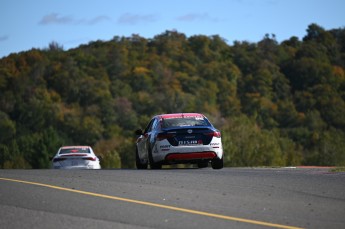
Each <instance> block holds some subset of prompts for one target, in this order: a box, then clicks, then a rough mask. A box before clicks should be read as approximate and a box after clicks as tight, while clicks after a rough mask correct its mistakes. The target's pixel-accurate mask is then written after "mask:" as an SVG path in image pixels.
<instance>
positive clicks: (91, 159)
mask: <svg viewBox="0 0 345 229" xmlns="http://www.w3.org/2000/svg"><path fill="white" fill-rule="evenodd" d="M83 160H87V161H96V158H95V157H84V158H83Z"/></svg>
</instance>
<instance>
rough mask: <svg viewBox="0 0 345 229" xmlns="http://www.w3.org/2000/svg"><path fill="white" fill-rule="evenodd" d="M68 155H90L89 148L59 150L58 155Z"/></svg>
mask: <svg viewBox="0 0 345 229" xmlns="http://www.w3.org/2000/svg"><path fill="white" fill-rule="evenodd" d="M68 153H90V150H89V148H67V149H61V150H60V154H68Z"/></svg>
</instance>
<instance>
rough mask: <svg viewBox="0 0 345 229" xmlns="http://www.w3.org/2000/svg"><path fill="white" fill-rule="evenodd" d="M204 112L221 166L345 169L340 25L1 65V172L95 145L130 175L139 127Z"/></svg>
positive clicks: (157, 40) (55, 50) (43, 56)
mask: <svg viewBox="0 0 345 229" xmlns="http://www.w3.org/2000/svg"><path fill="white" fill-rule="evenodd" d="M171 112H200V113H203V114H205V115H206V116H207V117H208V118H209V119H210V120H211V121H212V123H214V124H215V126H216V127H217V128H218V129H220V130H221V132H222V139H223V145H224V152H225V158H224V163H225V166H295V165H302V164H303V165H339V166H340V165H345V29H333V30H329V31H326V30H325V29H323V28H322V27H320V26H318V25H316V24H311V25H309V27H308V28H307V31H306V35H305V37H304V38H303V40H299V39H298V38H297V37H291V38H290V39H289V40H285V41H283V42H281V43H278V42H277V41H276V39H275V36H274V35H268V34H267V35H265V36H264V37H263V39H262V40H261V41H259V42H258V43H250V42H247V41H235V42H234V43H233V44H229V43H228V42H226V41H225V40H224V39H222V38H221V37H219V36H217V35H215V36H203V35H196V36H192V37H186V36H185V35H184V34H181V33H179V32H177V31H166V32H164V33H162V34H160V35H157V36H155V37H154V38H152V39H146V38H143V37H140V36H139V35H132V36H131V37H114V38H113V39H112V40H110V41H94V42H90V43H89V44H86V45H81V46H79V47H78V48H75V49H71V50H67V51H64V50H63V47H60V46H59V45H58V44H57V43H54V42H53V43H51V44H50V45H49V47H48V48H46V49H43V50H38V49H32V50H29V51H25V52H21V53H18V54H11V55H9V56H7V57H4V58H2V59H0V168H49V166H50V161H49V158H50V157H51V156H53V155H54V154H55V153H56V151H57V149H58V148H59V147H60V146H62V145H71V144H78V145H79V144H81V145H91V146H92V147H93V148H94V151H95V152H96V154H98V155H100V156H102V158H103V161H102V164H103V167H104V168H120V167H122V168H133V167H134V155H135V154H134V152H135V135H134V131H135V130H136V129H138V128H142V127H145V125H146V124H147V123H148V121H149V120H150V118H151V117H152V116H153V115H155V114H159V113H171Z"/></svg>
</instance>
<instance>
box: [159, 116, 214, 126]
mask: <svg viewBox="0 0 345 229" xmlns="http://www.w3.org/2000/svg"><path fill="white" fill-rule="evenodd" d="M183 126H210V124H209V122H208V121H207V120H206V119H204V118H202V117H188V118H169V119H163V120H162V128H170V127H183Z"/></svg>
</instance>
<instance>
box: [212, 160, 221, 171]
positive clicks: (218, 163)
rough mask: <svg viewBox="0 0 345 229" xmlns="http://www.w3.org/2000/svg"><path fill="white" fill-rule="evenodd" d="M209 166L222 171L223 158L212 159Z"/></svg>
mask: <svg viewBox="0 0 345 229" xmlns="http://www.w3.org/2000/svg"><path fill="white" fill-rule="evenodd" d="M211 166H212V169H222V168H223V158H221V159H219V158H216V159H213V160H212V161H211Z"/></svg>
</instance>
